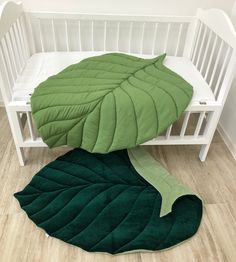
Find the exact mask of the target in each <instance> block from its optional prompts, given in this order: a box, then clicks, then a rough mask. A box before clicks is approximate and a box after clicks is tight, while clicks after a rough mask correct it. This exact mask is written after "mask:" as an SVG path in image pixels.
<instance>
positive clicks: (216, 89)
mask: <svg viewBox="0 0 236 262" xmlns="http://www.w3.org/2000/svg"><path fill="white" fill-rule="evenodd" d="M230 50H231V48H230V46H228V48H227V51H226V54H225V57H224V61H223V64H222V66H221V69H220V73H219V76H218V80H217V83H216V86H215V90H214V95H215V96H216V95H217V93H218V89H219V87H220V81H221V79H222V76H223V73H224V70H225V67H226V64H227V60H228V58H229V55H230Z"/></svg>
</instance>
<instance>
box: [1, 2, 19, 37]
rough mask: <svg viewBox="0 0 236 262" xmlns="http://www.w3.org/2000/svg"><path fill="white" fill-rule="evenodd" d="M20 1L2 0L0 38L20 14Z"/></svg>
mask: <svg viewBox="0 0 236 262" xmlns="http://www.w3.org/2000/svg"><path fill="white" fill-rule="evenodd" d="M22 12H23V9H22V3H14V2H4V3H2V4H1V7H0V21H4V22H2V23H0V39H1V38H2V37H3V36H4V35H5V34H6V32H8V31H9V28H10V27H11V25H12V24H13V23H14V22H15V21H16V20H17V19H18V18H19V17H20V16H21V14H22Z"/></svg>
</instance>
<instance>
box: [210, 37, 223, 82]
mask: <svg viewBox="0 0 236 262" xmlns="http://www.w3.org/2000/svg"><path fill="white" fill-rule="evenodd" d="M223 44H224V41H223V39H222V40H221V43H220V48H219V51H218V54H217V57H216V61H215V64H214V67H213V71H212V74H211V78H210V82H209V86H210V87H212V83H213V80H214V77H215V74H216V69H217V66H218V63H219V60H220V56H221V52H222V49H223Z"/></svg>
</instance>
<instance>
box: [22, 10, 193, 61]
mask: <svg viewBox="0 0 236 262" xmlns="http://www.w3.org/2000/svg"><path fill="white" fill-rule="evenodd" d="M27 18H28V24H29V26H30V31H31V32H32V35H33V38H32V43H33V46H32V52H49V51H122V52H128V53H136V54H153V55H156V54H160V53H165V52H166V53H167V54H169V55H175V56H177V55H179V56H181V55H183V50H184V45H185V41H186V37H187V32H188V29H189V24H190V23H191V21H192V20H193V18H192V17H167V16H128V15H93V16H91V15H86V14H83V15H78V14H61V13H60V14H58V13H57V14H55V13H51V14H50V13H46V14H45V13H28V14H27Z"/></svg>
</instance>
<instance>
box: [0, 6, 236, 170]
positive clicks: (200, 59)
mask: <svg viewBox="0 0 236 262" xmlns="http://www.w3.org/2000/svg"><path fill="white" fill-rule="evenodd" d="M104 52H126V53H130V54H134V55H140V56H143V57H151V56H157V55H158V54H161V53H164V52H166V53H167V55H168V57H167V59H166V62H165V63H166V65H167V66H168V67H170V68H171V69H173V70H174V71H176V72H177V73H179V74H180V75H182V76H183V77H184V78H185V79H186V80H187V81H189V82H190V83H191V84H192V85H193V88H194V97H193V99H192V101H191V103H190V105H189V106H188V108H187V109H186V111H185V113H184V117H183V121H182V123H181V128H180V132H179V133H178V134H176V133H173V132H172V126H170V127H169V128H168V129H167V131H166V132H165V134H163V135H161V136H159V137H158V138H155V139H153V140H151V141H148V142H147V143H145V145H177V144H178V145H180V144H181V145H184V144H185V145H186V144H189V145H190V144H191V145H192V144H199V145H202V146H201V151H200V155H199V157H200V159H201V160H202V161H204V160H205V158H206V156H207V152H208V150H209V146H210V143H211V140H212V137H213V135H214V132H215V129H216V127H217V123H218V120H219V117H220V114H221V112H222V109H223V106H224V103H225V100H226V97H227V95H228V92H229V89H230V86H231V83H232V80H233V77H234V75H235V72H236V33H235V31H234V28H233V26H232V23H231V21H230V19H229V18H228V17H227V15H226V14H225V13H224V12H223V11H221V10H217V9H210V10H198V12H197V15H196V16H195V17H187V16H181V17H180V16H178V17H177V16H130V15H107V14H106V15H97V14H96V15H91V14H77V13H67V14H64V13H46V12H43V13H42V12H41V13H34V12H30V13H28V12H24V11H23V8H22V5H21V4H20V3H19V4H16V3H13V2H5V3H4V4H2V5H1V6H0V87H1V91H2V96H3V99H4V104H5V107H6V111H7V114H8V119H9V123H10V127H11V131H12V135H13V138H14V142H15V145H16V150H17V154H18V157H19V162H20V165H24V163H25V158H24V154H23V148H25V147H44V146H46V145H45V144H44V143H43V141H42V140H41V138H40V137H39V136H38V134H37V131H36V130H35V127H34V123H33V121H32V117H31V107H30V94H31V93H32V92H33V90H34V88H35V87H36V86H37V85H38V84H39V83H40V82H41V81H43V80H45V79H47V77H49V76H50V75H53V74H56V73H57V72H59V71H60V70H62V69H63V68H65V67H66V66H68V65H69V64H72V63H75V62H78V61H80V60H81V59H83V58H85V57H89V56H93V55H98V54H101V53H104ZM192 115H197V121H196V123H195V126H194V128H193V130H192V131H191V132H190V133H189V132H187V129H188V124H189V119H190V118H191V116H192Z"/></svg>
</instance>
